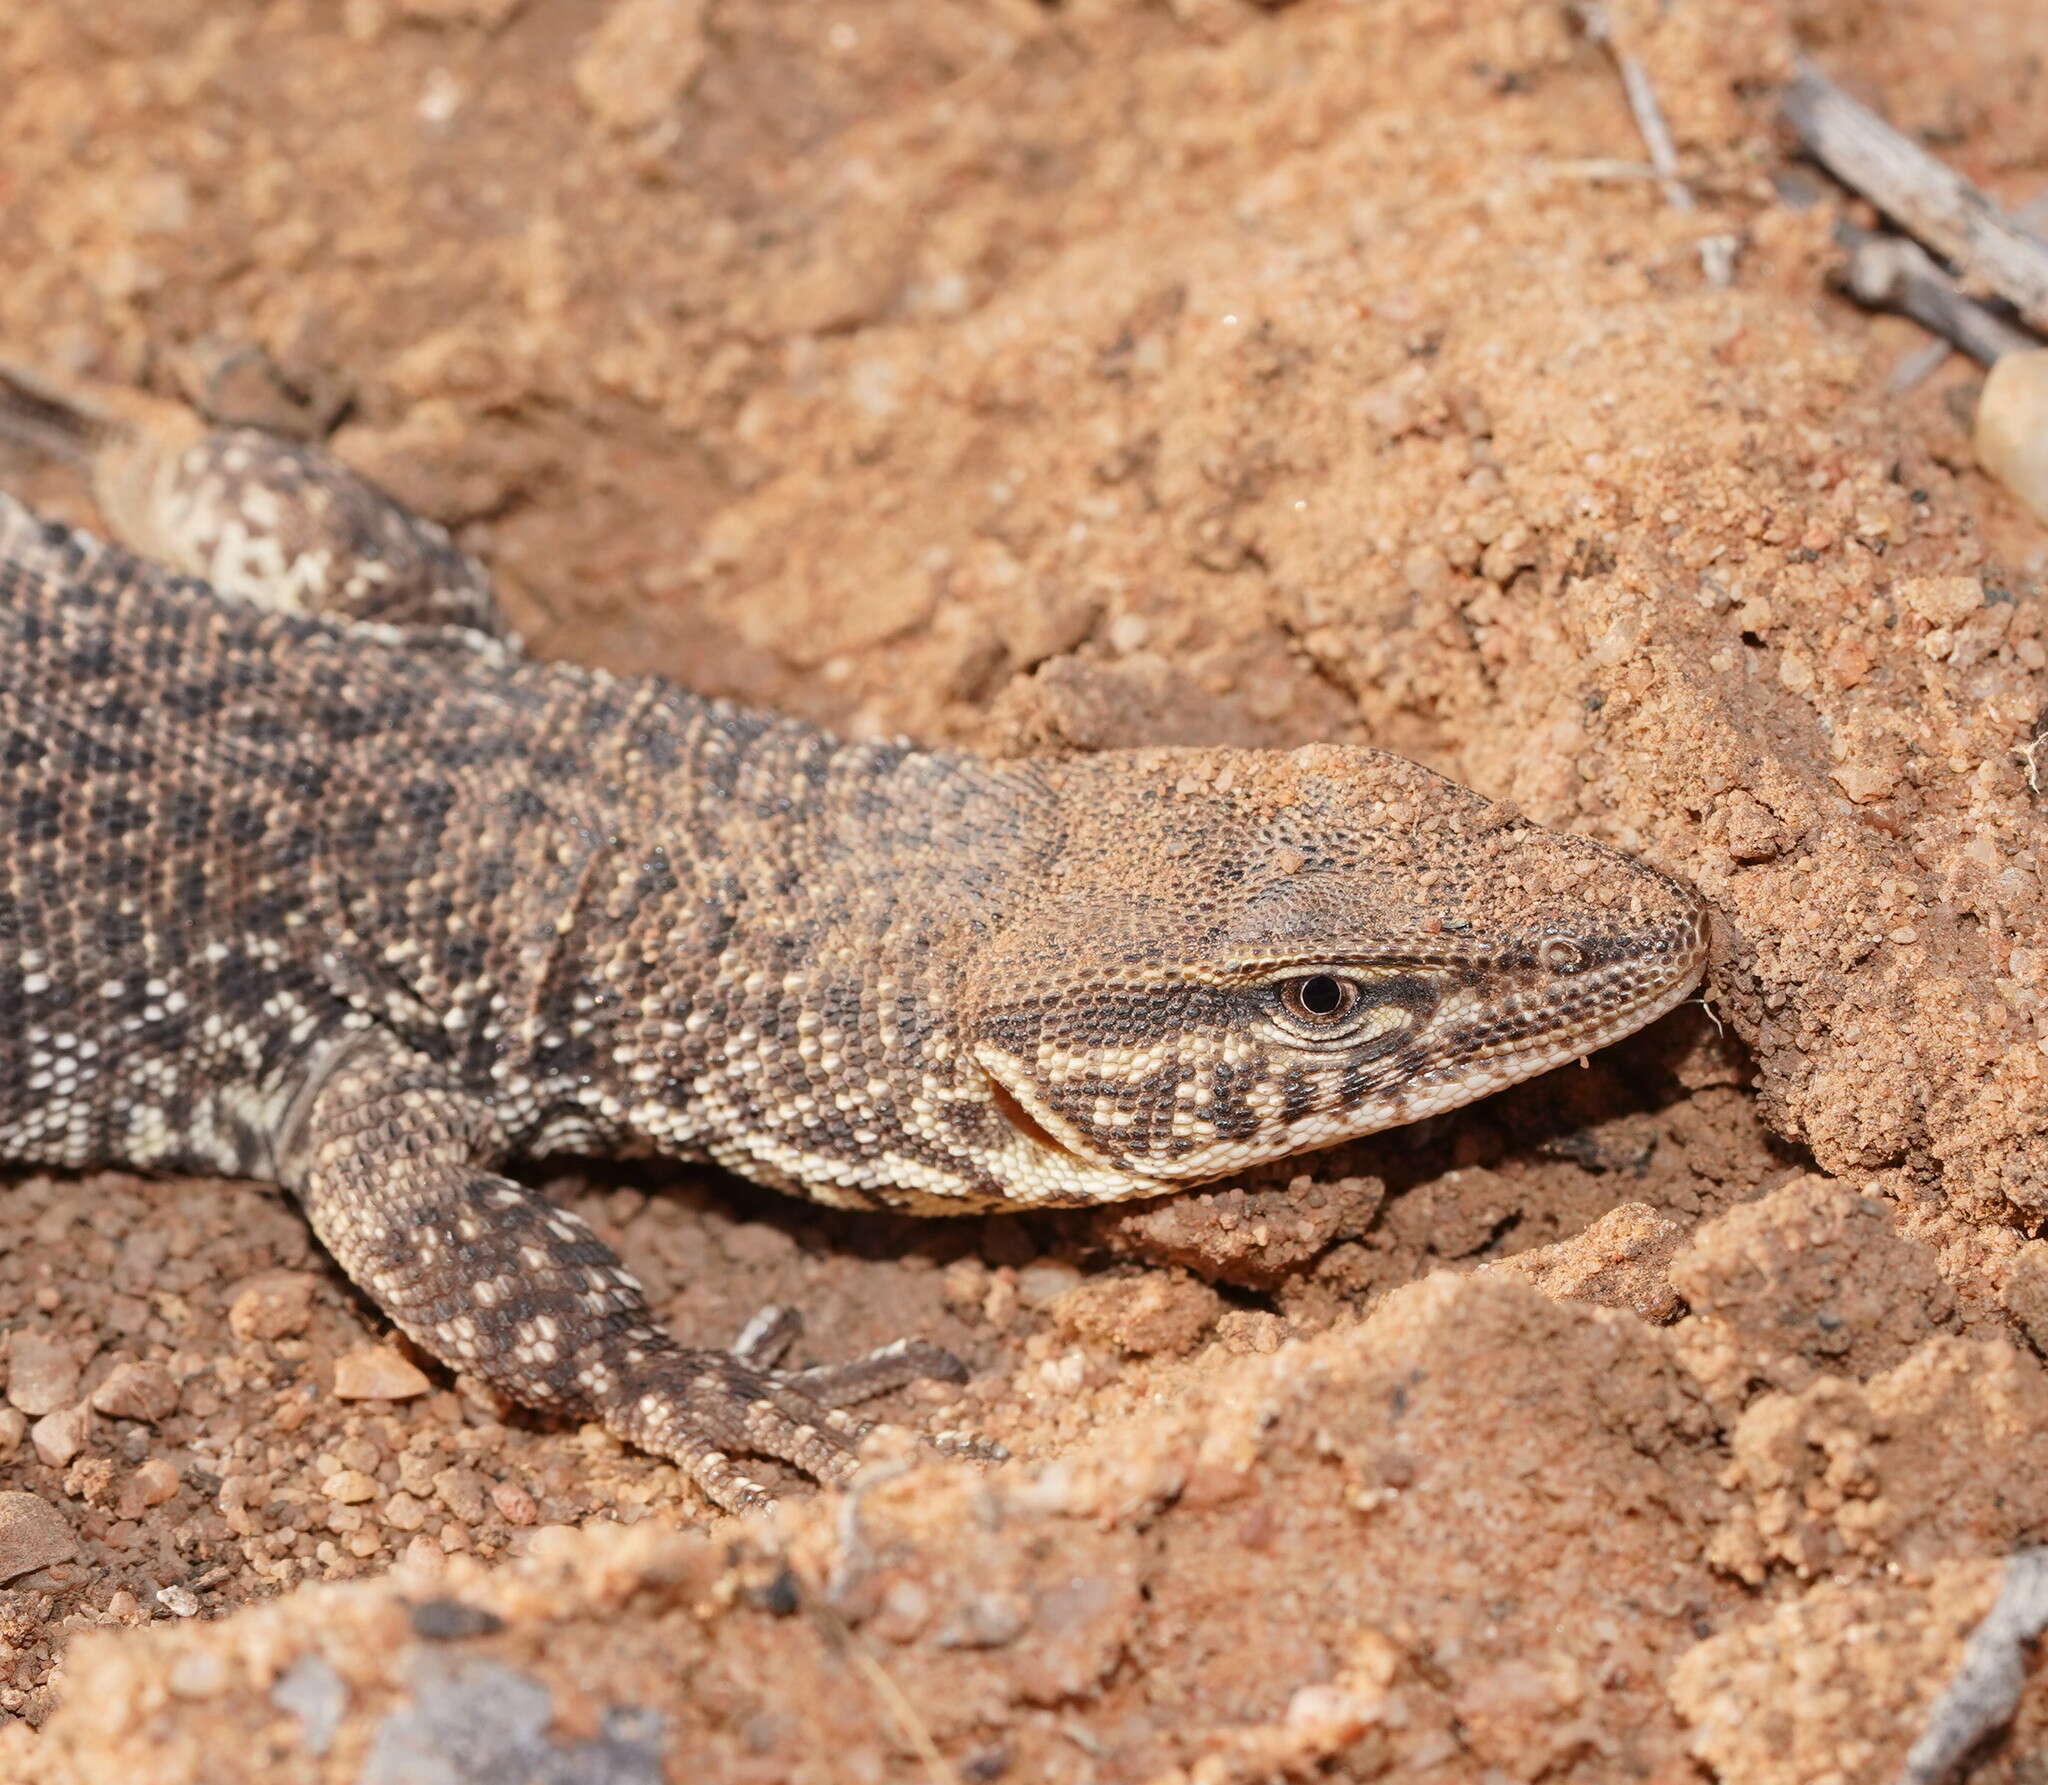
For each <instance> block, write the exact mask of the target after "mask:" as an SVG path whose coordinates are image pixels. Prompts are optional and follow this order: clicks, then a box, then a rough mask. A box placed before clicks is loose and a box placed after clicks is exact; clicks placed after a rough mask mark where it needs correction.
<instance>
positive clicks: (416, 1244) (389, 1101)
mask: <svg viewBox="0 0 2048 1785" xmlns="http://www.w3.org/2000/svg"><path fill="white" fill-rule="evenodd" d="M506 1150H507V1149H506V1143H505V1137H504V1134H503V1132H502V1130H501V1127H500V1125H499V1123H498V1120H497V1118H496V1116H495V1115H494V1114H493V1113H492V1111H491V1109H490V1107H489V1106H488V1104H487V1103H486V1102H485V1101H484V1100H483V1099H481V1098H479V1097H477V1096H475V1095H474V1094H472V1093H470V1092H468V1091H465V1090H463V1089H461V1088H460V1087H458V1086H456V1085H454V1084H452V1083H451V1082H450V1081H449V1079H448V1078H447V1076H446V1075H445V1073H443V1071H442V1070H441V1069H440V1068H439V1067H438V1066H436V1065H435V1064H434V1063H433V1062H432V1061H430V1060H428V1059H426V1058H425V1057H423V1056H421V1055H419V1054H416V1053H413V1052H411V1051H409V1050H408V1049H406V1048H405V1047H404V1046H403V1045H402V1044H401V1043H399V1042H397V1041H396V1040H395V1039H392V1038H390V1037H387V1036H385V1035H383V1034H381V1033H379V1032H375V1031H371V1032H368V1033H366V1034H365V1035H364V1036H363V1037H362V1038H361V1039H360V1040H358V1041H356V1042H355V1043H353V1044H352V1045H349V1046H348V1047H347V1051H346V1052H345V1053H343V1054H342V1055H340V1056H339V1057H338V1058H337V1059H336V1060H335V1061H334V1063H333V1064H332V1065H331V1066H330V1067H329V1068H328V1069H327V1070H325V1071H324V1072H323V1073H322V1074H321V1076H320V1079H319V1082H318V1083H317V1085H316V1086H315V1087H314V1088H313V1089H312V1090H311V1091H310V1092H309V1093H308V1094H307V1095H306V1096H304V1097H303V1098H302V1099H301V1100H300V1106H299V1108H298V1109H297V1110H296V1111H295V1112H294V1114H293V1115H292V1116H291V1117H290V1118H288V1121H287V1131H286V1133H285V1134H284V1135H283V1136H281V1137H280V1146H279V1153H280V1176H281V1177H282V1179H283V1181H284V1182H285V1184H286V1185H287V1187H288V1188H289V1189H290V1190H291V1191H292V1192H293V1193H294V1194H295V1195H296V1196H297V1198H298V1200H299V1202H300V1204H301V1205H302V1206H303V1207H304V1209H305V1211H306V1215H307V1218H308V1219H309V1220H310V1221H311V1222H312V1225H313V1229H314V1231H315V1232H316V1233H317V1234H318V1235H319V1237H320V1240H321V1242H322V1244H324V1245H325V1246H326V1247H327V1249H328V1250H329V1252H331V1253H332V1254H333V1255H334V1258H335V1260H336V1262H337V1263H339V1264H340V1265H341V1267H342V1269H343V1270H345V1271H346V1272H347V1273H348V1274H349V1276H350V1277H351V1278H353V1279H354V1281H355V1282H356V1283H357V1285H358V1286H360V1287H361V1288H362V1290H363V1291H364V1292H365V1293H366V1294H367V1295H369V1296H370V1298H371V1299H372V1300H373V1301H375V1302H376V1303H377V1305H378V1306H379V1307H380V1308H381V1309H383V1311H384V1312H385V1313H386V1314H388V1315H389V1316H390V1317H391V1319H392V1320H393V1321H394V1322H395V1323H396V1324H397V1325H398V1326H399V1328H400V1329H401V1330H402V1331H404V1332H405V1333H406V1334H407V1336H408V1337H410V1338H411V1339H413V1340H414V1342H415V1343H417V1344H419V1345H420V1346H421V1347H422V1348H424V1349H425V1350H426V1351H428V1352H430V1353H432V1355H433V1356H435V1357H437V1358H439V1359H440V1360H441V1361H442V1362H443V1363H445V1364H447V1365H449V1366H450V1367H451V1368H453V1369H458V1370H464V1371H467V1372H468V1373H469V1374H470V1375H472V1376H475V1377H476V1378H478V1379H479V1380H480V1381H483V1382H486V1383H488V1384H490V1385H491V1386H492V1387H493V1388H495V1389H497V1390H498V1391H499V1392H501V1393H503V1394H505V1395H507V1396H508V1397H510V1398H511V1399H513V1400H515V1401H518V1402H520V1403H521V1404H523V1405H526V1406H530V1407H538V1408H545V1409H549V1410H553V1411H558V1412H562V1413H567V1414H570V1415H573V1416H577V1417H583V1418H596V1419H598V1420H601V1421H602V1422H603V1424H604V1425H605V1427H606V1428H607V1429H608V1430H609V1431H611V1432H612V1433H613V1434H614V1435H615V1436H617V1437H619V1438H621V1439H623V1440H624V1441H626V1442H627V1443H630V1444H633V1445H635V1446H637V1447H638V1448H640V1449H642V1450H646V1451H649V1452H652V1453H653V1454H655V1455H657V1456H662V1457H667V1458H669V1459H670V1460H671V1461H673V1462H675V1463H677V1464H679V1465H680V1466H681V1467H682V1468H683V1469H684V1470H685V1471H686V1472H687V1473H688V1474H689V1475H690V1477H691V1479H692V1480H694V1481H695V1482H696V1483H697V1484H698V1486H700V1487H701V1488H702V1489H703V1490H704V1492H705V1493H706V1494H707V1495H708V1496H709V1497H710V1498H711V1499H712V1500H713V1501H714V1502H715V1503H716V1504H718V1505H719V1506H721V1507H724V1508H725V1509H726V1510H728V1511H746V1510H750V1509H752V1508H755V1507H758V1506H762V1505H765V1504H767V1502H768V1501H769V1499H770V1498H771V1496H770V1495H769V1493H768V1491H767V1489H765V1488H764V1487H762V1486H761V1485H760V1484H759V1483H757V1482H754V1481H752V1480H750V1479H748V1477H747V1476H746V1475H745V1474H743V1473H742V1472H741V1471H740V1470H739V1469H738V1468H737V1467H736V1466H735V1464H734V1463H733V1461H732V1458H733V1456H734V1455H735V1454H737V1453H751V1454H754V1455H759V1456H769V1457H776V1458H780V1459H782V1460H783V1461H785V1462H788V1463H790V1464H793V1465H794V1466H795V1467H796V1468H798V1469H801V1470H802V1471H803V1472H804V1473H806V1474H808V1475H811V1476H813V1477H815V1478H816V1479H818V1480H819V1481H822V1482H827V1483H831V1482H839V1481H843V1480H845V1479H846V1478H847V1477H848V1476H850V1475H851V1474H852V1472H853V1470H854V1468H855V1467H856V1456H855V1451H856V1447H857V1446H858V1444H859V1441H860V1439H861V1437H862V1436H863V1435H864V1434H865V1433H866V1432H867V1431H868V1430H870V1429H871V1422H865V1421H862V1420H859V1419H856V1418H855V1417H854V1416H852V1415H850V1414H848V1413H847V1412H845V1411H844V1405H845V1403H846V1402H848V1401H850V1400H855V1399H860V1398H863V1397H865V1396H866V1395H870V1394H877V1393H880V1392H882V1391H883V1390H885V1389H888V1388H892V1387H895V1386H897V1385H899V1384H900V1383H902V1382H905V1381H908V1380H911V1379H912V1378H914V1377H918V1376H931V1375H945V1376H955V1377H957V1376H958V1375H960V1374H961V1371H960V1366H959V1365H958V1363H957V1362H955V1361H954V1360H953V1359H952V1358H950V1357H949V1356H948V1355H947V1354H946V1353H944V1352H942V1351H939V1350H938V1349H937V1348H936V1347H933V1346H929V1345H921V1344H918V1343H915V1342H913V1343H909V1344H898V1345H894V1346H890V1347H886V1348H885V1349H884V1350H883V1351H881V1352H878V1353H876V1354H875V1355H874V1356H873V1357H872V1358H869V1359H864V1360H861V1361H860V1362H858V1363H855V1364H851V1365H845V1366H840V1367H838V1368H828V1369H826V1370H823V1371H801V1372H784V1371H780V1370H776V1369H772V1368H770V1367H768V1366H769V1364H770V1363H771V1362H772V1361H773V1348H774V1340H773V1338H770V1337H768V1336H767V1335H766V1334H759V1335H756V1336H753V1337H751V1338H747V1339H743V1340H742V1341H741V1344H740V1345H739V1346H738V1347H736V1348H735V1349H734V1350H733V1351H717V1350H699V1349H693V1348H690V1347H687V1346H684V1345H680V1344H678V1343H677V1342H676V1340H675V1339H674V1338H672V1337H671V1336H670V1335H669V1334H668V1333H667V1332H666V1331H664V1330H663V1329H662V1328H661V1327H660V1326H659V1325H658V1324H657V1323H656V1322H655V1320H654V1317H653V1315H652V1313H651V1312H650V1311H649V1309H648V1307H647V1301H646V1297H645V1295H644V1293H643V1292H642V1290H641V1288H640V1285H639V1284H638V1283H637V1282H635V1281H634V1279H633V1276H632V1274H631V1273H630V1272H629V1271H627V1270H626V1268H625V1267H624V1266H623V1265H622V1264H621V1263H620V1262H619V1260H618V1258H617V1256H616V1255H615V1254H614V1253H613V1252H612V1250H611V1248H610V1247H608V1246H606V1245H605V1244H604V1242H603V1241H602V1240H600V1239H599V1238H598V1237H597V1235H596V1234H595V1233H593V1232H592V1231H591V1229H590V1227H589V1226H588V1224H587V1223H585V1222H584V1221H582V1220H581V1219H579V1218H578V1217H577V1216H576V1215H574V1214H572V1213H571V1212H570V1211H568V1210H566V1209H562V1208H558V1207H556V1206H555V1205H554V1204H552V1203H550V1202H549V1201H547V1199H546V1198H544V1197H542V1196H540V1195H539V1194H538V1193H537V1192H535V1191H533V1190H531V1189H528V1188H527V1187H526V1186H525V1185H523V1184H520V1183H517V1182H515V1181H514V1180H512V1179H511V1178H508V1177H506V1176H504V1175H503V1174H502V1173H501V1172H500V1171H499V1170H498V1169H497V1167H498V1165H499V1164H500V1163H501V1162H502V1160H503V1158H504V1156H505V1153H506ZM782 1330H786V1329H785V1328H782V1327H778V1329H777V1333H778V1336H779V1334H780V1332H781V1331H782Z"/></svg>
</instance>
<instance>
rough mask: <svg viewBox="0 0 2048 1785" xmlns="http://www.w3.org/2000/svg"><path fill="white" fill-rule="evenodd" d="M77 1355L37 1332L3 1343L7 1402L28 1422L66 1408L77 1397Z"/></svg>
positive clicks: (24, 1333) (20, 1334) (22, 1333)
mask: <svg viewBox="0 0 2048 1785" xmlns="http://www.w3.org/2000/svg"><path fill="white" fill-rule="evenodd" d="M78 1377H79V1361H78V1353H77V1352H76V1351H74V1350H73V1349H72V1348H71V1347H70V1346H69V1345H63V1344H59V1343H58V1342H57V1341H56V1340H55V1339H50V1338H46V1337H44V1336H43V1335H42V1334H40V1333H31V1332H18V1333H15V1334H14V1335H13V1336H12V1337H11V1338H10V1339H9V1340H8V1341H7V1399H8V1400H9V1401H10V1402H11V1403H12V1404H13V1405H14V1406H16V1407H18V1408H20V1409H21V1411H22V1412H24V1413H26V1414H27V1415H28V1416H29V1417H30V1418H31V1419H34V1418H39V1417H40V1416H41V1415H43V1414H45V1413H55V1412H56V1411H57V1409H58V1408H60V1407H68V1406H69V1405H70V1404H71V1403H72V1401H73V1400H74V1399H76V1398H77V1395H78Z"/></svg>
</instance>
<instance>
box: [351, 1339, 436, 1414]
mask: <svg viewBox="0 0 2048 1785" xmlns="http://www.w3.org/2000/svg"><path fill="white" fill-rule="evenodd" d="M431 1387H433V1384H432V1383H430V1382H429V1381H428V1380H427V1379H426V1377H425V1376H424V1375H423V1374H421V1372H420V1369H419V1367H418V1366H417V1365H416V1364H413V1363H411V1362H409V1361H408V1360H407V1359H405V1358H403V1357H400V1356H399V1354H398V1353H397V1352H395V1351H393V1350H392V1349H391V1347H390V1346H388V1345H363V1346H359V1347H358V1348H357V1349H356V1350H354V1351H351V1352H348V1353H346V1354H345V1355H343V1356H341V1357H338V1358H336V1359H335V1360H334V1392H335V1395H336V1397H337V1398H338V1399H340V1400H344V1401H409V1400H411V1399H412V1398H413V1396H415V1395H423V1394H425V1393H426V1392H427V1390H428V1389H430V1388H431Z"/></svg>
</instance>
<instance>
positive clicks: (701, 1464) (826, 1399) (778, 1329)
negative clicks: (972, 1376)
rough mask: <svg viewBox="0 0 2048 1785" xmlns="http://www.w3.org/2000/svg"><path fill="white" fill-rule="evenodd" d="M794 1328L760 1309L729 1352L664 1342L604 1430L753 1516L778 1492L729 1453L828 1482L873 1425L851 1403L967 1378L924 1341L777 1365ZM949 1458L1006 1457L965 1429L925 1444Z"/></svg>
mask: <svg viewBox="0 0 2048 1785" xmlns="http://www.w3.org/2000/svg"><path fill="white" fill-rule="evenodd" d="M801 1330H802V1320H801V1318H800V1317H799V1316H798V1315H797V1313H796V1311H795V1310H794V1309H790V1308H783V1307H769V1308H764V1309H763V1310H762V1311H761V1313H760V1314H758V1315H756V1316H755V1317H754V1319H753V1320H751V1321H749V1322H748V1323H747V1326H746V1329H745V1331H743V1332H742V1333H741V1334H740V1336H739V1339H738V1340H737V1341H736V1342H735V1344H734V1345H733V1347H732V1349H731V1350H730V1351H694V1350H686V1349H684V1348H682V1347H680V1346H676V1347H668V1346H663V1347H660V1348H658V1349H656V1350H654V1351H653V1352H651V1353H649V1354H648V1355H646V1356H645V1357H644V1359H643V1360H642V1361H641V1364H640V1366H639V1367H638V1368H637V1369H635V1370H634V1372H633V1375H632V1379H631V1381H630V1383H629V1384H627V1385H624V1386H622V1387H621V1389H620V1391H619V1392H618V1393H617V1394H616V1395H615V1396H614V1397H612V1398H611V1404H610V1406H609V1407H608V1408H607V1411H606V1417H605V1424H606V1426H607V1427H608V1428H609V1429H610V1430H611V1431H612V1432H613V1433H614V1434H616V1435H617V1436H618V1437H621V1438H623V1439H625V1440H626V1441H627V1442H628V1443H631V1444H634V1445H636V1446H638V1447H639V1448H641V1449H643V1450H648V1451H652V1452H653V1453H655V1454H656V1455H658V1456H665V1457H668V1458H670V1459H672V1460H673V1461H674V1462H675V1463H677V1464H678V1465H679V1466H680V1467H681V1468H682V1469H683V1470H684V1471H685V1472H686V1473H687V1474H688V1475H689V1476H690V1478H691V1479H692V1480H693V1481H695V1482H696V1483H697V1485H698V1486H699V1487H700V1488H702V1489H703V1491H704V1493H705V1494H706V1496H708V1497H709V1498H710V1500H711V1501H712V1502H713V1504H715V1505H716V1506H718V1507H719V1508H720V1509H721V1510H723V1511H726V1512H755V1511H760V1510H762V1509H764V1508H766V1507H768V1506H771V1505H773V1504H774V1501H775V1496H774V1494H773V1493H772V1492H771V1491H770V1490H769V1489H768V1488H767V1487H765V1486H763V1485H762V1484H761V1483H760V1482H758V1481H755V1480H754V1479H753V1478H752V1477H750V1476H748V1475H747V1474H745V1473H744V1472H743V1471H742V1470H741V1469H740V1468H739V1467H738V1465H736V1464H735V1463H734V1461H733V1457H734V1454H735V1453H747V1454H751V1455H754V1456H765V1457H773V1458H775V1459H777V1460H778V1461H781V1462H785V1463H788V1464H789V1465H790V1466H791V1467H792V1468H795V1469H798V1470H801V1471H802V1472H803V1473H804V1474H806V1475H808V1476H810V1477H812V1478H813V1479H814V1480H816V1481H818V1482H821V1483H823V1484H824V1485H826V1486H828V1487H832V1486H838V1485H841V1484H843V1483H845V1482H847V1481H849V1480H851V1479H852V1477H853V1475H854V1473H855V1471H856V1470H857V1469H858V1468H859V1467H860V1455H859V1451H860V1445H861V1441H862V1440H863V1439H864V1438H866V1437H867V1436H868V1435H869V1434H870V1433H872V1432H874V1431H875V1430H877V1429H878V1422H877V1421H875V1420H872V1419H863V1418H861V1417H859V1416H858V1415H856V1414H852V1413H849V1412H848V1411H847V1410H846V1409H847V1406H848V1405H849V1404H850V1403H852V1402H856V1401H861V1400H866V1399H868V1398H870V1397H871V1396H874V1395H878V1394H884V1393H887V1392H888V1391H889V1390H890V1389H892V1388H899V1387H901V1386H902V1385H903V1384H904V1383H906V1382H912V1381H917V1380H920V1379H927V1378H936V1379H938V1380H941V1381H949V1382H958V1381H962V1380H964V1379H965V1377H966V1374H967V1372H966V1370H965V1368H964V1367H963V1366H962V1365H961V1363H960V1361H959V1359H957V1358H955V1357H954V1356H953V1355H952V1354H951V1353H950V1352H948V1351H944V1350H942V1349H940V1348H939V1347H938V1346H936V1345H933V1344H931V1343H929V1342H928V1341H925V1340H921V1339H903V1340H898V1341H897V1342H896V1343H895V1344H892V1345H884V1346H882V1347H880V1348H879V1349H877V1350H875V1351H872V1352H870V1353H869V1354H868V1355H867V1356H865V1357H861V1358H856V1359H854V1360H852V1361H851V1362H848V1363H843V1364H828V1365H820V1366H816V1367H814V1368H811V1369H805V1370H783V1369H778V1368H776V1367H775V1365H776V1360H777V1359H778V1358H780V1357H781V1355H782V1354H783V1352H784V1351H786V1350H787V1349H788V1347H789V1345H790V1343H791V1341H793V1340H794V1339H795V1338H796V1336H797V1334H798V1332H799V1331H801ZM927 1442H928V1443H930V1444H931V1445H932V1446H933V1447H934V1448H935V1449H937V1450H939V1451H941V1452H942V1453H944V1454H945V1455H948V1456H955V1457H967V1458H971V1459H975V1460H979V1461H990V1462H994V1461H1000V1460H1001V1459H1002V1458H1004V1457H1006V1456H1007V1455H1008V1454H1009V1453H1008V1452H1007V1451H1005V1450H1004V1449H1003V1448H1002V1447H1001V1446H1000V1445H997V1444H990V1443H988V1442H986V1441H985V1440H982V1439H979V1438H976V1437H974V1436H972V1435H971V1434H966V1433H959V1432H943V1433H937V1434H934V1435H932V1436H931V1437H930V1438H928V1439H927Z"/></svg>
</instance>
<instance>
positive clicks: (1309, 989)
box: [1296, 973, 1344, 1016]
mask: <svg viewBox="0 0 2048 1785" xmlns="http://www.w3.org/2000/svg"><path fill="white" fill-rule="evenodd" d="M1296 996H1298V997H1299V998H1300V999H1301V1007H1302V1009H1303V1010H1305V1011H1307V1012H1308V1013H1309V1015H1310V1016H1335V1015H1336V1014H1337V1012H1338V1010H1339V1009H1341V1008H1342V1007H1343V1003H1344V988H1343V987H1342V986H1341V985H1339V984H1338V983H1337V982H1336V981H1335V980H1334V979H1332V978H1331V977H1330V976H1329V975H1328V974H1327V973H1318V974H1317V975H1316V976H1315V977H1314V978H1313V979H1304V980H1303V981H1302V982H1301V990H1300V991H1299V992H1298V993H1297V994H1296Z"/></svg>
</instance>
